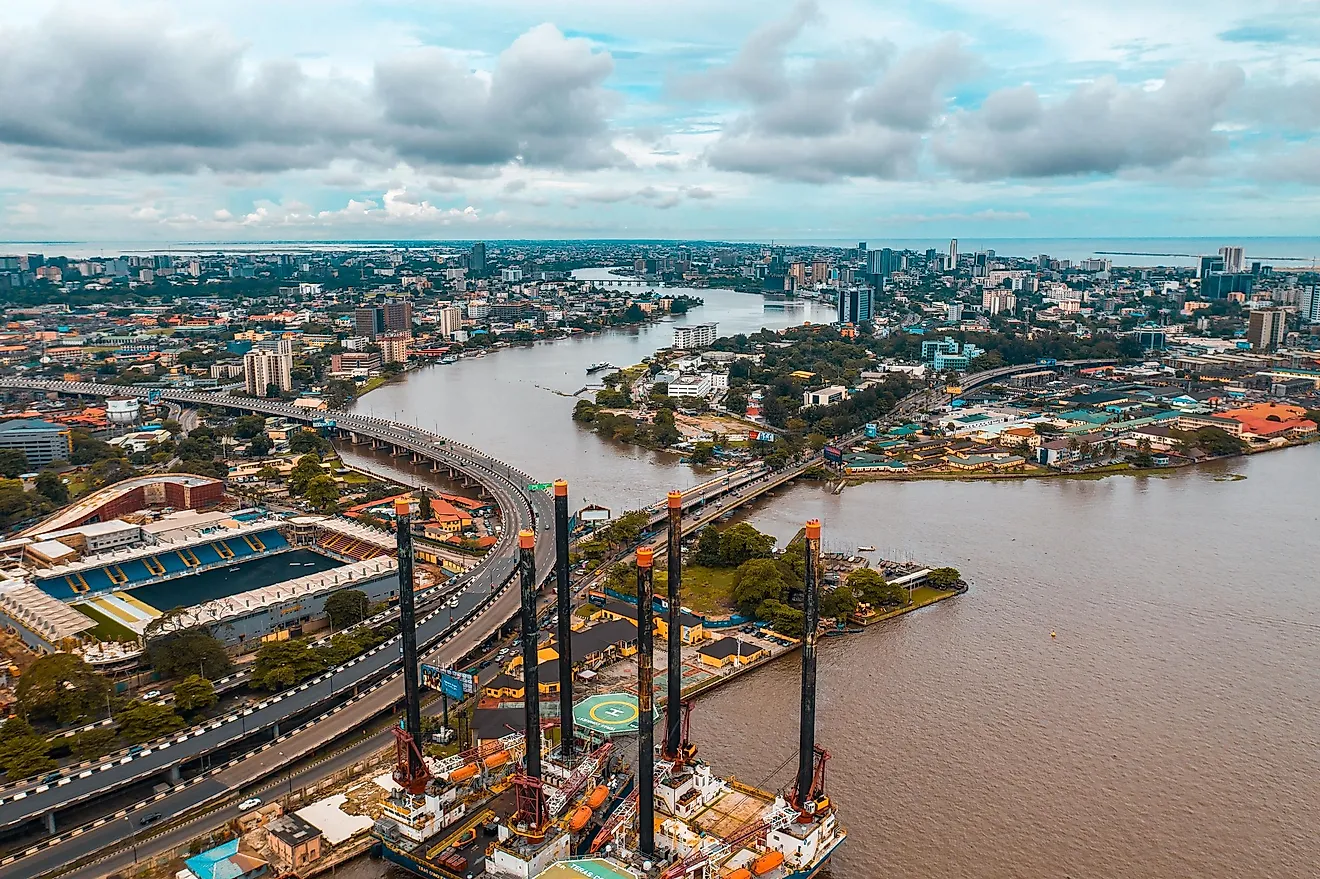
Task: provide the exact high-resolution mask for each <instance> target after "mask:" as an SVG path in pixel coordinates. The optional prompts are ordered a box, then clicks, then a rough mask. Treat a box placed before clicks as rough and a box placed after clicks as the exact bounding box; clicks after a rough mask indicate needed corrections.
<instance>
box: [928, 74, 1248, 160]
mask: <svg viewBox="0 0 1320 879" xmlns="http://www.w3.org/2000/svg"><path fill="white" fill-rule="evenodd" d="M1244 81H1245V77H1244V75H1243V72H1242V70H1241V68H1239V67H1236V66H1234V65H1216V66H1214V67H1208V66H1206V65H1202V64H1192V65H1186V66H1183V67H1179V68H1175V69H1173V70H1171V71H1169V73H1168V75H1167V77H1166V78H1165V80H1164V82H1163V83H1162V84H1160V85H1159V86H1158V87H1156V88H1151V89H1145V88H1142V87H1140V86H1124V85H1120V84H1119V83H1118V82H1117V80H1115V79H1114V78H1113V77H1110V76H1106V77H1102V78H1100V79H1098V80H1095V81H1094V82H1088V83H1085V84H1083V85H1080V86H1078V87H1077V88H1076V89H1075V90H1073V91H1072V92H1071V93H1069V94H1067V95H1065V96H1064V97H1062V98H1060V99H1058V100H1055V101H1052V102H1049V103H1046V102H1045V101H1043V100H1042V99H1041V97H1040V95H1039V94H1038V93H1037V92H1036V90H1035V89H1034V88H1032V87H1031V86H1019V87H1017V88H1008V89H1001V90H999V91H996V92H992V93H991V94H990V95H989V96H988V97H987V98H986V99H985V101H984V102H983V103H982V104H981V106H980V107H979V108H978V109H976V110H969V111H963V112H959V113H957V114H955V115H954V116H953V117H952V118H951V119H950V120H949V122H948V125H947V127H946V128H945V129H944V130H943V131H941V132H940V133H939V135H938V136H937V137H936V138H935V140H934V143H933V150H934V154H935V156H936V157H937V158H938V159H939V160H940V161H941V162H943V163H944V164H945V165H947V166H948V167H950V168H952V169H953V170H954V171H955V172H956V173H958V174H960V175H962V176H964V177H967V178H972V179H990V178H998V177H1059V176H1069V175H1083V174H1107V173H1114V172H1117V171H1122V170H1125V169H1160V168H1168V167H1170V166H1172V165H1175V164H1176V163H1178V162H1180V161H1182V160H1186V159H1196V158H1200V157H1204V156H1208V155H1210V154H1212V153H1215V152H1217V151H1219V150H1221V149H1223V148H1224V146H1225V145H1226V139H1225V138H1224V137H1223V136H1222V135H1221V134H1218V133H1216V132H1215V130H1214V129H1215V125H1216V124H1217V123H1218V122H1219V120H1220V119H1221V117H1222V116H1223V115H1224V110H1225V107H1226V106H1227V104H1228V102H1229V99H1230V98H1231V97H1232V96H1233V95H1234V93H1236V92H1237V91H1238V90H1240V89H1241V88H1242V86H1243V83H1244Z"/></svg>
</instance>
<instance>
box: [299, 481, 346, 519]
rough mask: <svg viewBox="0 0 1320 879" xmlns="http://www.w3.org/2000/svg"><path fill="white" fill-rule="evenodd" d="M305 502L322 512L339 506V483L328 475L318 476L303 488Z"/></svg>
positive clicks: (330, 510) (327, 511)
mask: <svg viewBox="0 0 1320 879" xmlns="http://www.w3.org/2000/svg"><path fill="white" fill-rule="evenodd" d="M304 495H305V496H306V498H307V502H308V503H309V504H311V505H312V506H313V507H315V508H316V509H318V510H320V511H321V512H323V513H329V512H332V511H333V510H335V509H337V508H338V507H339V484H338V483H336V482H335V481H334V479H332V478H331V477H329V476H324V475H322V476H318V477H316V478H315V479H313V480H312V481H311V482H309V483H307V486H306V488H305V489H304Z"/></svg>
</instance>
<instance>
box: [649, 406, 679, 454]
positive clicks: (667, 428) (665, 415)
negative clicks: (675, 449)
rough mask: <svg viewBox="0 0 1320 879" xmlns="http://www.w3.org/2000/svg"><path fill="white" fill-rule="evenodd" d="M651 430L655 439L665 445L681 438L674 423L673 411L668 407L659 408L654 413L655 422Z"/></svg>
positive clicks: (670, 444)
mask: <svg viewBox="0 0 1320 879" xmlns="http://www.w3.org/2000/svg"><path fill="white" fill-rule="evenodd" d="M651 432H652V435H653V436H654V437H655V441H656V442H657V443H659V444H660V445H662V446H665V447H668V446H672V445H673V444H674V443H676V442H678V441H679V440H680V439H682V435H681V434H680V433H679V432H678V426H677V425H676V424H674V413H673V412H671V411H670V410H668V409H661V410H659V411H658V412H656V413H655V424H654V425H653V426H652V431H651Z"/></svg>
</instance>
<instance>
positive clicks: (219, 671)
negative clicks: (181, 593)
mask: <svg viewBox="0 0 1320 879" xmlns="http://www.w3.org/2000/svg"><path fill="white" fill-rule="evenodd" d="M182 610H183V609H182V608H175V609H174V610H172V611H170V612H169V613H167V614H165V615H163V616H161V617H159V618H157V619H156V620H154V621H153V622H152V624H150V625H148V626H147V630H146V633H145V635H146V639H147V661H148V662H149V663H151V667H152V668H154V669H155V670H156V671H158V672H160V673H161V674H162V675H163V676H165V677H167V678H182V677H186V676H188V675H192V674H199V675H201V676H202V677H205V678H208V679H210V680H215V679H217V678H220V677H223V676H224V675H225V674H226V673H227V672H228V671H229V670H230V668H232V667H233V663H231V662H230V661H229V654H228V653H226V652H225V647H224V645H223V644H221V643H220V642H219V640H217V639H216V638H215V637H214V636H213V635H212V634H211V633H210V632H208V631H207V630H206V629H204V628H202V627H200V626H195V627H193V628H188V629H182V630H180V631H176V632H166V631H164V626H163V625H160V624H161V623H163V622H165V621H168V620H169V619H171V618H174V617H177V616H178V614H179V613H181V612H182Z"/></svg>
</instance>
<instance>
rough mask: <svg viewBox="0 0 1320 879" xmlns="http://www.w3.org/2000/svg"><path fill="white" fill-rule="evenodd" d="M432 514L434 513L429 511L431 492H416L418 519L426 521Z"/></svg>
mask: <svg viewBox="0 0 1320 879" xmlns="http://www.w3.org/2000/svg"><path fill="white" fill-rule="evenodd" d="M433 516H434V513H432V512H431V493H430V492H427V491H422V492H418V493H417V518H418V520H420V521H422V522H426V521H428V520H430V519H431V518H433Z"/></svg>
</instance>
